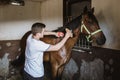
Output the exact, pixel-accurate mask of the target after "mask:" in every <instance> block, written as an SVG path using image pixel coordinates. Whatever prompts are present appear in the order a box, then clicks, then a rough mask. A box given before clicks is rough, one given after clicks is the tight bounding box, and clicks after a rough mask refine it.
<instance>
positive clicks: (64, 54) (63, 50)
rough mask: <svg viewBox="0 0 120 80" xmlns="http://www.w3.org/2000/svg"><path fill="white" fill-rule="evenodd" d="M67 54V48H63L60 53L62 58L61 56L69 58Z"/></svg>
mask: <svg viewBox="0 0 120 80" xmlns="http://www.w3.org/2000/svg"><path fill="white" fill-rule="evenodd" d="M66 52H67V51H66V48H65V47H63V48H61V49H60V51H59V54H60V56H61V57H62V58H63V59H65V58H66V56H67V54H66Z"/></svg>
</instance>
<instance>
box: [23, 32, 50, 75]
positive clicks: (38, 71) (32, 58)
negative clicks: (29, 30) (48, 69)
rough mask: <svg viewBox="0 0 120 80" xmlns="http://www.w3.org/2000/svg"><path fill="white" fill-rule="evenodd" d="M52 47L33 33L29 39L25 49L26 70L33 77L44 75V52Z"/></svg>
mask: <svg viewBox="0 0 120 80" xmlns="http://www.w3.org/2000/svg"><path fill="white" fill-rule="evenodd" d="M49 47H50V44H46V43H44V42H43V41H40V40H36V39H34V38H32V34H31V35H29V37H28V39H27V45H26V51H25V66H24V70H25V71H26V72H27V73H28V74H30V75H31V76H33V77H42V76H43V75H44V66H43V53H44V51H46V50H47V49H48V48H49Z"/></svg>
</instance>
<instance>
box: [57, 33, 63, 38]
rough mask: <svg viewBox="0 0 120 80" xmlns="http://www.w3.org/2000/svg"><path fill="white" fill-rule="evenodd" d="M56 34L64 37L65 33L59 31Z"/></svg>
mask: <svg viewBox="0 0 120 80" xmlns="http://www.w3.org/2000/svg"><path fill="white" fill-rule="evenodd" d="M56 36H57V37H63V36H64V33H63V32H57V34H56Z"/></svg>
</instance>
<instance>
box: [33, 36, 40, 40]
mask: <svg viewBox="0 0 120 80" xmlns="http://www.w3.org/2000/svg"><path fill="white" fill-rule="evenodd" d="M32 37H33V38H34V39H36V40H39V39H40V38H39V36H36V35H33V36H32Z"/></svg>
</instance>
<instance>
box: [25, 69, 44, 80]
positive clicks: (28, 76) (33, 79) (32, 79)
mask: <svg viewBox="0 0 120 80" xmlns="http://www.w3.org/2000/svg"><path fill="white" fill-rule="evenodd" d="M23 80H44V76H43V77H37V78H35V77H32V76H31V75H29V74H28V73H27V72H26V71H23Z"/></svg>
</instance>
